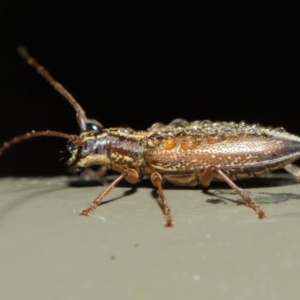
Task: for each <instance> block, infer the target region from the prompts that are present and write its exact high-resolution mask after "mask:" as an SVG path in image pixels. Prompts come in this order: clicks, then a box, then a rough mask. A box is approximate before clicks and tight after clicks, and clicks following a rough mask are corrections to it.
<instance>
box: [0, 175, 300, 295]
mask: <svg viewBox="0 0 300 300" xmlns="http://www.w3.org/2000/svg"><path fill="white" fill-rule="evenodd" d="M287 176H288V175H287ZM68 180H69V179H68V178H62V177H57V178H49V179H36V178H23V179H12V178H4V179H1V180H0V191H1V196H0V236H1V250H0V260H1V270H0V298H1V299H24V300H26V299H30V300H33V299H73V300H74V299H285V300H287V299H300V284H299V282H300V234H299V229H300V200H299V199H296V198H297V195H298V194H299V185H297V184H291V183H292V182H291V181H289V180H287V181H286V182H285V184H283V185H282V184H281V185H279V186H273V187H266V186H267V185H269V183H270V184H272V179H270V181H268V180H262V179H257V181H251V183H250V187H248V186H247V188H246V190H247V191H249V193H250V195H251V196H254V197H255V198H256V199H260V198H261V199H262V201H263V202H265V203H263V204H262V207H263V208H264V210H265V212H266V214H267V216H268V218H267V219H266V220H258V219H257V218H256V217H255V213H254V212H253V211H252V210H251V209H249V208H247V207H245V206H243V205H237V204H236V203H233V202H230V201H225V202H223V201H216V202H220V203H216V204H212V203H209V202H207V199H215V200H217V199H219V200H221V198H218V194H219V195H221V196H224V197H226V198H229V199H232V200H239V198H238V196H236V195H235V194H234V193H232V191H231V190H230V189H227V188H226V186H225V185H221V187H220V188H219V186H218V185H217V189H216V188H215V187H216V186H215V185H214V184H213V186H212V190H211V191H213V192H215V193H216V195H215V196H210V195H205V194H204V193H203V192H202V191H201V189H176V188H168V189H166V190H165V193H166V196H167V198H168V201H169V204H170V207H171V211H172V215H173V218H174V221H175V227H173V228H165V227H164V226H163V221H164V219H163V215H162V213H161V210H160V208H159V206H158V205H157V202H156V201H155V198H154V197H153V190H152V189H151V188H150V187H148V186H144V187H143V185H142V187H139V188H138V189H137V190H136V191H135V192H134V193H131V194H128V195H125V196H124V194H123V193H124V192H126V191H127V192H128V191H129V190H130V187H128V186H125V187H124V186H123V187H119V188H116V189H114V190H113V191H112V192H111V193H110V194H109V195H108V196H107V198H106V199H105V200H107V201H109V200H113V199H116V201H111V202H109V203H107V204H104V205H103V206H101V207H100V208H98V209H97V210H96V212H95V213H94V214H93V215H92V216H91V217H83V216H79V215H78V214H79V212H80V211H81V209H83V208H85V207H86V206H87V205H88V204H89V203H90V202H91V201H92V200H93V199H94V198H95V197H96V196H97V194H99V193H100V191H101V190H102V189H103V187H101V186H98V187H84V188H79V187H70V186H68ZM253 182H257V183H258V184H259V185H260V187H259V189H256V188H251V184H252V183H253ZM283 182H284V181H283ZM238 184H240V182H238ZM243 184H244V185H245V184H246V185H248V183H246V181H245V182H243ZM240 185H241V184H240ZM242 186H243V185H242ZM265 192H266V193H274V197H273V196H272V197H270V195H263V194H259V193H265ZM278 193H279V194H280V195H281V196H279V197H277V196H276V195H277V194H278ZM285 193H289V194H285ZM284 195H287V196H286V197H284ZM293 195H294V196H293ZM298 196H299V195H298ZM276 197H277V198H276ZM293 198H295V199H293ZM274 199H277V200H278V199H279V200H278V201H277V202H278V203H272V202H273V200H274ZM280 199H284V200H286V201H283V202H281V200H280ZM211 202H214V201H211ZM268 202H270V203H268Z"/></svg>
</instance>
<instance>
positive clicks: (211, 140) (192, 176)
mask: <svg viewBox="0 0 300 300" xmlns="http://www.w3.org/2000/svg"><path fill="white" fill-rule="evenodd" d="M17 51H18V53H19V54H20V55H21V56H22V57H23V58H24V59H25V60H26V62H27V63H28V64H29V65H31V66H32V67H33V68H35V69H36V70H37V71H38V73H39V74H40V75H41V76H43V77H44V78H45V79H46V80H47V81H48V82H49V83H50V84H51V85H52V86H53V87H54V88H55V89H56V90H57V91H58V92H59V93H60V94H61V95H62V96H63V97H64V98H65V99H67V100H68V101H69V102H70V104H71V105H72V106H73V108H74V109H75V111H76V116H77V121H78V124H79V127H80V130H81V133H80V135H74V134H66V133H62V132H57V131H51V130H45V131H37V132H30V133H26V134H24V135H20V136H17V137H15V138H13V139H11V140H10V141H8V142H6V143H4V144H3V146H2V147H1V148H0V155H2V153H3V152H4V151H5V150H7V149H8V148H10V147H11V146H12V145H14V144H16V143H19V142H21V141H24V140H28V139H31V138H34V137H40V136H48V137H50V136H51V137H60V138H64V139H67V140H68V142H67V148H68V150H69V152H70V154H71V157H70V158H69V160H68V161H67V165H68V167H69V168H70V169H71V170H73V171H77V170H81V169H83V168H87V167H89V166H92V165H100V166H102V167H104V168H106V169H112V170H114V171H116V172H118V173H120V175H119V176H118V177H117V178H116V179H115V180H114V181H113V182H112V183H110V184H109V185H108V186H107V187H106V188H105V189H104V191H103V192H102V193H101V194H100V195H99V196H98V197H97V198H96V199H95V200H94V201H93V203H92V204H91V205H90V206H88V207H87V208H86V209H84V210H83V211H82V212H81V215H85V216H88V215H89V214H91V213H92V212H93V211H94V210H95V209H96V208H97V206H99V205H101V203H102V200H103V198H104V197H105V196H106V195H107V194H108V193H109V192H110V191H111V190H112V189H113V188H114V187H115V186H116V185H117V184H118V183H119V182H120V181H121V180H122V179H126V180H127V181H128V182H130V183H137V182H138V181H139V180H140V178H141V176H142V175H144V174H147V175H149V176H150V178H151V181H152V183H153V185H154V186H155V187H157V190H158V194H159V198H160V200H161V207H162V211H163V213H164V216H165V225H166V226H172V225H173V220H172V217H171V213H170V209H169V206H168V203H167V200H166V198H165V195H164V192H163V189H162V183H163V181H164V180H166V181H169V182H173V183H175V184H178V185H185V186H194V185H197V184H201V185H202V186H203V187H204V188H206V187H208V186H209V184H210V182H211V181H212V180H222V181H225V182H226V183H227V184H228V185H229V186H230V187H231V188H232V189H233V190H234V191H235V192H236V193H237V194H238V195H240V197H241V198H242V199H243V200H244V202H245V204H246V205H247V206H249V207H251V208H252V209H253V210H254V211H255V212H256V214H257V216H258V218H260V219H262V218H264V217H265V213H264V211H263V210H262V209H261V207H260V206H259V205H258V204H257V203H256V202H255V201H254V200H253V199H252V198H250V197H249V196H248V195H247V194H246V193H245V192H244V191H243V190H242V189H240V188H239V187H238V186H236V185H235V184H234V182H233V180H237V179H241V178H249V177H253V176H257V175H260V174H263V173H267V172H271V171H274V170H277V169H280V168H285V169H286V170H288V171H289V172H291V173H292V174H294V175H296V176H299V175H300V171H299V168H298V167H296V166H294V165H291V163H292V162H293V161H295V160H297V159H298V158H299V157H300V138H299V137H297V136H295V135H292V134H289V133H287V132H286V131H285V130H284V129H282V128H275V129H271V128H266V127H262V126H260V125H256V124H255V125H247V124H245V123H244V122H240V123H234V122H211V121H194V122H187V121H186V120H183V119H176V120H174V121H172V122H171V123H170V124H168V125H164V124H162V123H155V124H153V125H152V126H151V127H150V128H149V129H148V130H146V131H135V130H133V129H131V128H121V127H120V128H119V127H117V128H109V129H104V128H103V126H102V125H101V123H99V122H97V121H94V120H89V119H87V117H86V114H85V112H84V110H83V109H82V107H81V106H80V105H79V103H78V102H77V101H76V100H75V99H74V97H73V96H72V95H71V94H70V93H69V92H68V91H67V90H66V89H65V88H64V87H63V86H62V85H61V84H60V83H58V82H57V81H56V80H55V79H54V78H53V77H52V76H51V75H50V74H49V73H48V71H47V70H45V68H44V67H43V66H41V65H40V64H39V63H38V62H37V61H36V60H35V59H34V58H33V57H32V56H31V55H30V54H29V53H28V51H27V50H26V49H25V48H24V47H19V48H18V49H17Z"/></svg>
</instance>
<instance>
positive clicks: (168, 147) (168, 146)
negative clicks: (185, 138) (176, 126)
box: [164, 137, 176, 150]
mask: <svg viewBox="0 0 300 300" xmlns="http://www.w3.org/2000/svg"><path fill="white" fill-rule="evenodd" d="M175 146H176V141H175V139H174V138H173V137H168V138H167V139H166V141H165V142H164V148H165V150H171V149H173V148H174V147H175Z"/></svg>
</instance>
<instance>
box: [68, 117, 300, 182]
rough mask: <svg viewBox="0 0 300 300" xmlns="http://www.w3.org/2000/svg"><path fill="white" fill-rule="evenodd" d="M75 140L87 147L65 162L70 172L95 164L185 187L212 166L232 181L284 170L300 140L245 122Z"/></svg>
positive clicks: (121, 131)
mask: <svg viewBox="0 0 300 300" xmlns="http://www.w3.org/2000/svg"><path fill="white" fill-rule="evenodd" d="M80 139H81V142H82V143H87V141H88V142H90V145H89V150H85V151H86V152H87V153H88V155H82V154H80V153H79V152H78V151H77V152H75V153H73V156H72V157H71V158H70V160H69V162H68V165H70V166H72V168H75V169H77V168H86V167H89V166H93V165H97V164H99V165H103V166H105V167H106V168H108V169H112V170H114V171H117V172H120V173H121V172H122V171H123V170H125V169H127V168H130V169H134V170H135V171H136V172H137V173H138V175H139V176H140V175H143V174H149V175H151V174H152V173H153V172H158V173H160V174H161V175H162V176H163V178H164V179H166V180H168V181H170V182H173V183H175V184H178V185H185V186H195V185H198V184H201V176H202V173H203V171H204V170H205V169H207V168H208V167H211V166H215V167H217V168H219V169H221V170H223V171H224V172H225V173H226V174H227V175H228V176H229V177H230V179H232V180H237V179H244V178H250V177H254V176H258V175H261V174H264V173H268V172H272V171H275V170H277V169H280V168H284V167H285V166H286V165H288V164H290V163H292V162H293V161H295V160H297V159H298V158H299V157H300V138H299V137H297V136H295V135H292V134H289V133H287V132H286V131H285V130H284V129H283V128H275V129H271V128H266V127H262V126H260V125H257V124H255V125H248V124H245V122H240V123H234V122H211V121H207V120H206V121H194V122H187V121H186V120H183V119H176V120H174V121H173V122H171V123H170V124H169V125H163V124H161V123H155V124H154V125H152V127H150V128H149V129H148V130H147V131H134V130H132V129H130V128H110V129H105V130H104V131H103V132H101V133H95V132H84V133H82V134H81V135H80ZM79 148H80V147H79ZM74 161H76V164H75V165H74ZM215 179H218V178H215ZM221 180H222V179H221Z"/></svg>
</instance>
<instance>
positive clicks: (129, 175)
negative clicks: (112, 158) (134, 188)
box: [80, 169, 137, 216]
mask: <svg viewBox="0 0 300 300" xmlns="http://www.w3.org/2000/svg"><path fill="white" fill-rule="evenodd" d="M136 176H137V172H136V171H135V170H133V169H125V170H124V171H123V172H122V174H121V175H120V176H119V177H118V178H116V179H115V180H114V181H113V182H112V183H111V184H110V185H109V186H108V187H107V188H106V189H105V190H104V191H103V192H102V193H101V194H100V195H99V196H98V197H97V198H96V199H95V200H94V201H93V203H92V204H91V205H90V206H89V207H87V208H86V209H84V210H83V211H82V212H81V214H80V215H82V216H89V215H90V214H91V213H92V212H93V211H94V210H95V209H96V208H97V207H98V206H100V205H101V203H102V201H103V199H104V197H105V196H106V195H107V194H108V193H109V192H110V191H111V190H112V189H113V188H114V187H115V186H116V185H117V184H118V183H119V182H120V181H121V180H122V179H124V178H126V179H129V180H128V181H130V182H132V183H134V181H135V180H134V179H135V178H136ZM136 181H137V180H136Z"/></svg>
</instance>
